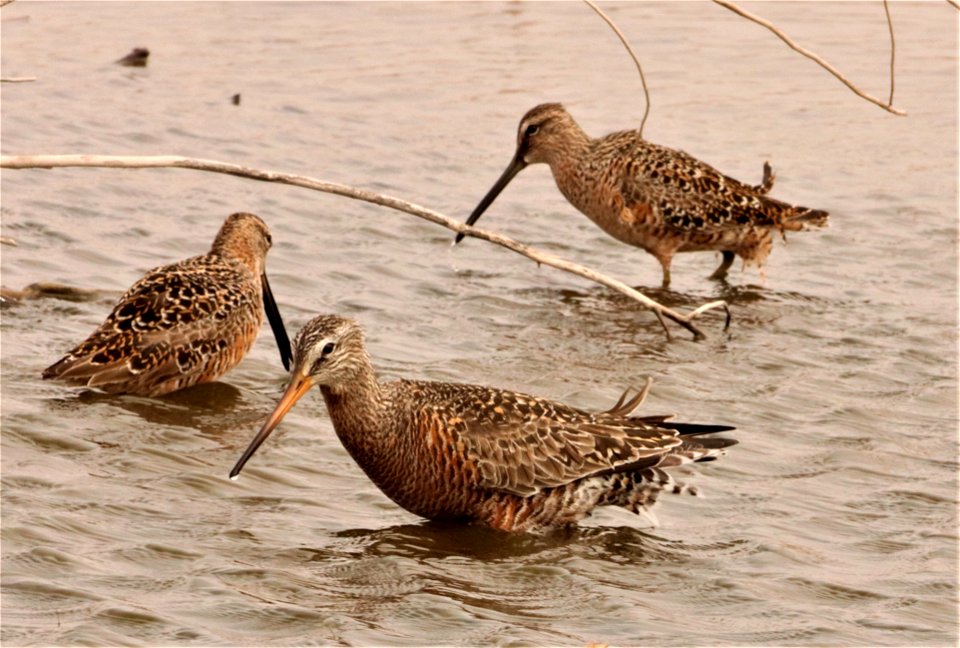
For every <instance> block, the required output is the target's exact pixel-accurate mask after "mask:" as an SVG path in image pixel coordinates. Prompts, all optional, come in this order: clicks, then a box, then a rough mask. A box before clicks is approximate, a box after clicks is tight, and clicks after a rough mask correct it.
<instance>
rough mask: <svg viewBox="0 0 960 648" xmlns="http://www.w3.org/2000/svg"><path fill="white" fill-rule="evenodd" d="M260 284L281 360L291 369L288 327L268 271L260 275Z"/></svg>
mask: <svg viewBox="0 0 960 648" xmlns="http://www.w3.org/2000/svg"><path fill="white" fill-rule="evenodd" d="M260 284H261V285H262V286H263V310H265V311H266V312H267V319H268V320H269V321H270V328H272V329H273V337H275V338H276V339H277V348H278V349H280V362H282V363H283V368H284V369H285V370H286V371H290V361H291V360H293V351H292V349H291V347H290V338H289V337H287V328H286V327H285V326H284V325H283V318H282V317H280V309H279V308H277V302H276V300H275V299H274V298H273V291H272V290H270V282H269V281H267V273H266V272H264V273H263V274H261V275H260Z"/></svg>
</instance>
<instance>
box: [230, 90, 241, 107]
mask: <svg viewBox="0 0 960 648" xmlns="http://www.w3.org/2000/svg"><path fill="white" fill-rule="evenodd" d="M230 103H232V104H233V105H234V106H239V105H240V93H239V92H238V93H237V94H235V95H233V96H232V97H230Z"/></svg>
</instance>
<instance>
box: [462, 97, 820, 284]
mask: <svg viewBox="0 0 960 648" xmlns="http://www.w3.org/2000/svg"><path fill="white" fill-rule="evenodd" d="M538 162H543V163H546V164H548V165H550V170H551V171H552V172H553V177H554V179H555V180H556V182H557V187H559V188H560V192H561V193H562V194H563V195H564V196H565V197H566V198H567V200H569V201H570V203H571V204H572V205H573V206H574V207H576V208H577V209H579V210H580V211H581V212H583V213H584V214H585V215H586V216H587V217H588V218H589V219H590V220H592V221H593V222H594V223H596V224H597V225H598V226H599V227H600V228H601V229H602V230H603V231H605V232H606V233H607V234H609V235H610V236H612V237H614V238H615V239H617V240H619V241H622V242H624V243H629V244H630V245H635V246H637V247H641V248H643V249H644V250H646V251H647V252H649V253H650V254H652V255H653V256H654V257H656V258H657V260H658V261H659V262H660V265H661V266H662V267H663V285H664V286H668V285H669V284H670V263H671V261H672V260H673V255H674V254H676V253H677V252H697V251H704V250H717V251H719V252H721V253H722V255H723V260H722V261H721V263H720V266H719V267H718V268H717V269H716V271H714V273H713V275H712V276H711V278H713V279H721V278H723V277H725V276H726V273H727V270H728V269H729V268H730V265H731V264H732V263H733V260H734V255H738V256H740V257H741V258H742V259H743V260H744V263H745V264H756V265H757V266H760V267H762V265H763V262H764V261H765V260H766V258H767V256H768V255H769V254H770V250H771V249H772V247H773V240H772V236H771V234H772V232H773V231H778V232H780V233H781V234H784V233H785V232H787V231H800V230H803V229H806V228H808V227H823V226H824V225H826V224H827V217H828V214H827V212H825V211H821V210H816V209H808V208H806V207H794V206H792V205H788V204H787V203H784V202H781V201H779V200H775V199H773V198H769V197H767V196H766V195H765V194H766V193H767V192H768V191H769V190H770V188H771V187H772V186H773V175H772V173H771V171H770V167H769V166H767V165H765V167H764V180H763V183H762V184H760V185H757V186H751V185H746V184H743V183H741V182H739V181H737V180H734V179H733V178H730V177H728V176H725V175H723V174H722V173H720V172H719V171H717V170H716V169H714V168H713V167H711V166H710V165H708V164H706V163H704V162H701V161H700V160H698V159H696V158H694V157H693V156H690V155H687V154H686V153H684V152H683V151H677V150H674V149H671V148H667V147H665V146H658V145H656V144H651V143H650V142H648V141H646V140H644V139H643V138H641V137H640V136H639V135H638V134H637V131H635V130H628V131H620V132H617V133H611V134H609V135H607V136H605V137H601V138H598V139H593V138H591V137H589V136H588V135H587V134H586V133H584V132H583V130H582V129H581V128H580V126H579V124H577V122H576V121H574V119H573V117H571V116H570V114H569V113H568V112H567V111H566V109H565V108H564V107H563V106H562V105H561V104H558V103H547V104H541V105H539V106H537V107H536V108H533V109H532V110H530V111H529V112H528V113H527V114H526V115H524V117H523V119H522V120H520V128H519V130H518V132H517V150H516V153H515V154H514V156H513V160H512V161H511V162H510V165H509V166H508V167H507V169H506V171H504V173H503V175H502V176H500V179H499V180H497V182H496V184H494V185H493V187H492V188H491V189H490V191H489V192H487V195H486V196H484V197H483V199H482V200H481V201H480V204H478V205H477V207H476V209H474V210H473V213H472V214H470V217H469V218H468V219H467V225H473V224H474V223H475V222H476V221H477V219H479V218H480V216H481V214H483V212H484V211H485V210H486V209H487V207H489V206H490V204H491V203H492V202H493V201H494V200H495V199H496V197H497V196H498V195H499V194H500V192H501V191H503V189H504V187H506V186H507V184H509V183H510V180H512V179H513V177H514V176H515V175H517V173H519V172H520V171H521V170H522V169H524V168H525V167H526V166H527V165H530V164H536V163H538ZM463 236H464V235H463V234H457V237H456V242H459V241H460V240H462V239H463Z"/></svg>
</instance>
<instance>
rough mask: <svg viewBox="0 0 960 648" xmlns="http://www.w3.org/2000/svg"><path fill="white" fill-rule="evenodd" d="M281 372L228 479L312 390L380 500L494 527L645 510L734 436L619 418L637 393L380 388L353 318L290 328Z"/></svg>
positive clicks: (539, 526) (414, 384) (538, 526)
mask: <svg viewBox="0 0 960 648" xmlns="http://www.w3.org/2000/svg"><path fill="white" fill-rule="evenodd" d="M290 376H291V377H290V384H289V386H288V387H287V389H286V391H285V393H284V394H283V397H282V398H281V399H280V402H279V404H278V405H277V407H276V409H275V410H274V411H273V413H272V414H271V415H270V417H269V418H268V419H267V421H266V422H265V423H264V425H263V427H262V428H261V429H260V431H259V432H258V433H257V435H256V436H255V437H254V439H253V440H252V441H251V442H250V445H249V447H248V448H247V449H246V451H245V452H244V453H243V455H242V456H241V457H240V459H239V460H238V461H237V463H236V465H235V466H234V468H233V470H232V471H231V472H230V477H231V478H236V477H237V476H238V475H239V474H240V471H241V470H242V469H243V466H244V465H245V464H246V463H247V461H248V460H249V459H250V457H251V456H253V453H254V452H256V450H257V448H259V447H260V445H261V444H262V443H263V442H264V441H265V440H266V438H267V437H268V436H269V435H270V433H271V432H272V431H273V430H274V429H275V428H276V427H277V425H279V423H280V421H281V420H282V419H283V417H284V416H285V415H286V414H287V412H288V411H289V410H290V408H292V407H293V405H294V403H296V402H297V401H298V400H299V399H300V398H301V397H302V396H303V395H304V394H306V393H307V392H308V391H310V388H311V387H313V386H314V385H318V386H319V387H320V393H321V394H322V395H323V399H324V401H326V405H327V411H328V412H329V414H330V420H331V421H332V422H333V427H334V430H335V431H336V433H337V436H338V437H339V438H340V441H341V442H342V443H343V445H344V447H345V448H346V449H347V451H348V452H349V453H350V456H351V457H353V459H354V460H355V461H356V462H357V463H358V464H359V465H360V467H361V468H362V469H363V471H364V472H365V473H366V474H367V476H368V477H369V478H370V479H371V480H372V481H373V483H374V484H376V485H377V487H378V488H379V489H380V490H381V491H383V492H384V493H385V494H386V495H387V497H389V498H390V499H392V500H393V501H394V502H396V503H397V504H399V505H400V506H401V507H403V508H405V509H406V510H408V511H410V512H411V513H414V514H416V515H419V516H421V517H425V518H429V519H433V520H462V521H473V522H478V523H481V524H486V525H489V526H490V527H493V528H496V529H501V530H504V531H535V530H543V529H545V528H549V527H556V526H566V525H571V524H574V523H576V522H577V521H578V520H580V519H581V518H583V517H585V516H587V515H589V514H590V512H591V511H592V510H593V509H594V508H596V507H598V506H620V507H623V508H626V509H628V510H630V511H633V512H635V513H640V512H646V511H647V510H648V509H649V508H650V507H652V506H653V504H654V502H655V501H656V499H657V496H658V494H659V493H660V492H661V491H663V490H667V491H669V492H677V493H679V492H683V491H684V490H691V489H689V488H688V487H686V486H684V485H683V484H680V483H677V482H675V481H674V480H673V478H672V477H671V476H670V475H669V474H668V473H667V472H666V471H665V470H664V469H665V468H669V467H673V466H678V465H680V464H684V463H688V462H691V461H709V460H711V459H714V458H715V457H716V456H718V455H719V454H721V453H722V451H723V449H724V448H726V447H728V446H730V445H733V444H734V443H736V441H734V440H732V439H724V438H715V437H706V438H705V437H704V436H703V435H709V434H712V433H714V432H723V431H726V430H732V429H733V428H732V427H730V426H726V425H696V424H690V423H674V422H671V421H668V420H667V419H668V418H669V417H668V416H645V417H628V416H627V415H628V414H629V413H630V412H632V411H633V410H634V409H635V408H636V407H637V406H638V405H639V404H640V402H641V401H642V400H643V397H644V396H645V395H646V389H644V390H641V391H640V392H639V393H638V394H637V395H636V396H634V397H632V398H627V393H624V395H623V396H622V397H621V399H620V401H619V402H618V403H617V404H616V405H614V406H613V408H611V409H610V410H608V411H606V412H600V413H590V412H586V411H583V410H580V409H576V408H574V407H570V406H568V405H564V404H562V403H558V402H555V401H551V400H547V399H544V398H537V397H535V396H527V395H525V394H519V393H516V392H511V391H503V390H499V389H492V388H489V387H480V386H477V385H463V384H453V383H442V382H422V381H413V380H397V381H393V382H383V383H381V382H379V381H378V380H377V378H376V376H375V375H374V370H373V366H372V364H371V362H370V357H369V356H368V355H367V351H366V349H365V346H364V339H363V332H362V330H361V329H360V326H359V325H358V324H357V323H356V322H354V321H353V320H350V319H345V318H342V317H337V316H333V315H322V316H319V317H316V318H315V319H313V320H311V321H310V322H309V323H308V324H307V325H306V326H304V327H303V329H302V330H301V331H300V332H299V333H298V334H297V337H296V338H295V340H294V352H293V370H292V372H291V374H290ZM648 387H649V383H648Z"/></svg>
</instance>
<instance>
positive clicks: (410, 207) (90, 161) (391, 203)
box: [0, 155, 730, 339]
mask: <svg viewBox="0 0 960 648" xmlns="http://www.w3.org/2000/svg"><path fill="white" fill-rule="evenodd" d="M58 167H113V168H123V169H143V168H164V167H166V168H178V169H194V170H197V171H208V172H211V173H225V174H227V175H233V176H239V177H241V178H251V179H253V180H262V181H265V182H277V183H281V184H287V185H292V186H295V187H303V188H305V189H313V190H314V191H322V192H325V193H332V194H336V195H338V196H344V197H346V198H353V199H354V200H363V201H365V202H369V203H373V204H375V205H381V206H383V207H390V208H391V209H396V210H398V211H402V212H405V213H407V214H412V215H414V216H417V217H419V218H422V219H424V220H428V221H430V222H431V223H435V224H437V225H441V226H443V227H446V228H447V229H450V230H453V231H454V232H463V233H464V234H466V235H467V236H473V237H474V238H479V239H483V240H485V241H490V242H491V243H495V244H496V245H499V246H501V247H505V248H507V249H508V250H513V251H514V252H517V253H518V254H522V255H523V256H525V257H527V258H528V259H532V260H533V261H536V262H537V263H542V264H544V265H548V266H551V267H553V268H557V269H558V270H563V271H565V272H569V273H572V274H575V275H578V276H580V277H583V278H585V279H589V280H590V281H594V282H596V283H599V284H601V285H603V286H607V287H608V288H612V289H613V290H616V291H618V292H620V293H623V294H624V295H627V296H628V297H630V298H631V299H634V300H636V301H638V302H640V303H641V304H643V305H644V306H646V307H647V308H649V309H650V310H652V311H653V312H654V313H655V314H656V315H657V318H658V319H659V320H660V323H661V324H663V328H664V330H665V331H666V333H667V338H669V337H670V331H669V329H667V326H666V323H665V322H664V318H666V319H669V320H671V321H673V322H676V323H677V324H679V325H680V326H682V327H683V328H685V329H686V330H688V331H690V332H691V333H692V334H693V336H694V339H703V338H705V337H706V335H704V333H703V331H701V330H700V328H699V327H697V325H696V324H694V323H693V320H694V319H695V318H697V317H698V316H699V315H701V314H703V313H704V312H706V311H708V310H713V309H717V308H722V309H723V310H724V311H726V320H725V326H724V328H726V327H727V326H729V325H730V309H729V307H728V306H727V303H726V302H725V301H722V300H720V301H714V302H710V303H708V304H704V305H703V306H700V307H699V308H697V309H696V310H694V311H692V312H690V313H686V314H683V313H678V312H677V311H674V310H672V309H670V308H668V307H666V306H664V305H662V304H660V303H658V302H656V301H654V300H653V299H650V298H649V297H647V296H646V295H644V294H643V293H641V292H639V291H637V290H634V289H633V288H631V287H630V286H628V285H626V284H625V283H623V282H622V281H619V280H617V279H614V278H612V277H608V276H607V275H604V274H602V273H600V272H597V271H596V270H593V269H591V268H588V267H586V266H582V265H580V264H578V263H573V262H572V261H567V260H565V259H562V258H560V257H558V256H555V255H553V254H549V253H547V252H544V251H542V250H537V249H535V248H532V247H529V246H527V245H524V244H523V243H520V242H518V241H514V240H513V239H509V238H507V237H505V236H501V235H500V234H497V233H495V232H489V231H487V230H482V229H478V228H476V227H471V226H469V225H465V224H463V223H461V222H459V221H455V220H453V219H452V218H450V217H448V216H444V215H443V214H441V213H440V212H436V211H433V210H432V209H427V208H426V207H421V206H420V205H416V204H413V203H410V202H407V201H405V200H401V199H400V198H394V197H392V196H386V195H383V194H378V193H374V192H372V191H368V190H366V189H357V188H355V187H349V186H347V185H342V184H337V183H333V182H325V181H323V180H317V179H315V178H311V177H308V176H301V175H293V174H289V173H279V172H276V171H264V170H261V169H255V168H252V167H245V166H240V165H237V164H230V163H227V162H218V161H216V160H201V159H196V158H186V157H179V156H173V155H162V156H140V155H3V156H0V168H5V169H52V168H58Z"/></svg>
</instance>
